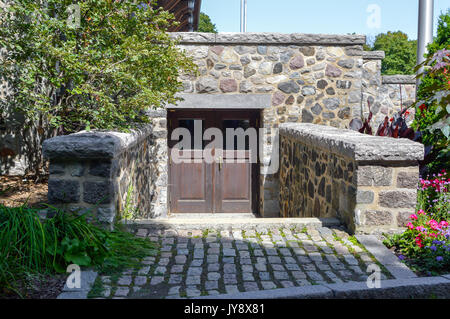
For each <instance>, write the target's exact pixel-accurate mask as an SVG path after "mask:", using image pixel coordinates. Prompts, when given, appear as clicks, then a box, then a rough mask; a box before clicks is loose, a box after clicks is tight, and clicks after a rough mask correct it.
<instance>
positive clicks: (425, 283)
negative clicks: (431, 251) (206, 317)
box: [195, 275, 450, 299]
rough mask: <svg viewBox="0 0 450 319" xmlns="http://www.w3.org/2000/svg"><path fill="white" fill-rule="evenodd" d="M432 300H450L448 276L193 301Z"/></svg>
mask: <svg viewBox="0 0 450 319" xmlns="http://www.w3.org/2000/svg"><path fill="white" fill-rule="evenodd" d="M431 297H441V298H449V297H450V279H449V278H448V276H447V275H446V276H440V277H421V278H409V279H392V280H382V281H381V287H380V288H368V287H367V284H366V283H365V282H349V283H339V284H324V285H315V286H304V287H292V288H281V289H274V290H264V291H255V292H242V293H233V294H222V295H214V296H202V297H198V298H195V299H310V298H320V299H322V298H324V299H330V298H336V299H344V298H346V299H347V298H355V299H369V298H372V299H373V298H376V299H387V298H395V299H400V298H401V299H406V298H431Z"/></svg>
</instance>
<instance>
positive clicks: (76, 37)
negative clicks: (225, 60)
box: [0, 0, 194, 134]
mask: <svg viewBox="0 0 450 319" xmlns="http://www.w3.org/2000/svg"><path fill="white" fill-rule="evenodd" d="M154 2H155V1H148V4H147V5H143V4H140V3H139V2H136V1H132V0H125V1H114V0H85V1H80V2H73V1H70V0H46V1H36V0H15V1H9V2H8V5H7V6H5V7H2V8H0V17H1V20H0V48H4V49H5V50H6V53H5V54H4V55H3V57H2V63H0V74H1V75H2V76H3V77H4V78H5V79H6V80H7V81H8V82H9V84H10V87H12V88H13V90H12V92H11V94H9V95H8V97H7V99H6V100H5V101H4V103H3V104H2V110H5V109H6V107H7V106H13V108H14V110H15V111H17V112H20V113H23V114H24V115H25V117H26V119H27V120H28V121H29V122H34V121H36V120H37V119H39V118H41V119H42V117H44V120H43V121H42V123H43V124H42V125H44V126H45V127H41V128H40V130H41V131H45V130H47V129H50V128H52V127H53V128H58V134H66V133H71V132H76V131H79V130H82V129H90V128H98V129H127V128H130V127H132V126H133V125H134V123H136V122H147V121H148V118H146V117H145V116H144V115H143V111H145V110H146V109H149V108H155V107H160V106H162V105H163V104H165V103H173V102H175V101H176V98H175V93H176V92H177V91H178V90H179V88H180V87H181V83H180V82H179V81H178V75H179V74H180V73H181V72H185V71H191V70H194V64H193V62H192V61H191V60H190V59H189V58H187V57H186V56H185V55H184V53H182V51H181V50H180V49H179V48H177V46H176V44H177V43H176V41H175V40H174V39H172V38H171V37H170V35H169V34H168V33H167V32H166V31H167V29H168V27H169V26H170V25H171V24H172V23H173V18H174V17H173V15H171V14H169V13H168V12H166V11H163V9H162V8H156V3H154ZM0 111H1V110H0Z"/></svg>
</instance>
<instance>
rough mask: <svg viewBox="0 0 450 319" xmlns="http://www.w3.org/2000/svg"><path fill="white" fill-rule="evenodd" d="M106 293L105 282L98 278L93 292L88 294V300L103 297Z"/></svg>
mask: <svg viewBox="0 0 450 319" xmlns="http://www.w3.org/2000/svg"><path fill="white" fill-rule="evenodd" d="M104 291H105V289H104V287H103V282H102V281H101V279H100V276H97V278H96V279H95V282H94V284H93V285H92V288H91V290H90V291H89V293H88V294H87V298H98V297H103V293H104Z"/></svg>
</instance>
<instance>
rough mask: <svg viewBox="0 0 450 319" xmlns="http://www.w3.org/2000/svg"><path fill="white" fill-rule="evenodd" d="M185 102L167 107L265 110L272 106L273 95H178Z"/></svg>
mask: <svg viewBox="0 0 450 319" xmlns="http://www.w3.org/2000/svg"><path fill="white" fill-rule="evenodd" d="M177 97H181V98H182V99H183V101H179V102H178V103H177V104H176V105H173V104H170V105H167V108H169V109H172V108H176V109H241V110H246V109H265V108H268V107H270V106H271V94H195V93H193V94H186V93H184V94H178V95H177Z"/></svg>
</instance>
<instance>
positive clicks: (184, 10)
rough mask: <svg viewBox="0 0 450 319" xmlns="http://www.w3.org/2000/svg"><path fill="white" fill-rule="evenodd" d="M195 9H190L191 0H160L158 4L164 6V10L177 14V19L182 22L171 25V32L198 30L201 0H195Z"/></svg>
mask: <svg viewBox="0 0 450 319" xmlns="http://www.w3.org/2000/svg"><path fill="white" fill-rule="evenodd" d="M194 2H195V4H194V9H193V10H192V12H191V10H189V6H188V3H189V0H158V2H157V3H158V6H160V7H163V8H164V10H166V11H169V12H170V13H172V14H173V15H174V16H175V19H176V20H177V21H178V22H179V23H180V24H179V25H178V26H176V27H171V28H170V29H169V31H171V32H190V31H197V29H198V21H199V18H200V6H201V3H202V1H201V0H194ZM191 15H192V24H190V23H189V18H190V17H191Z"/></svg>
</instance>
